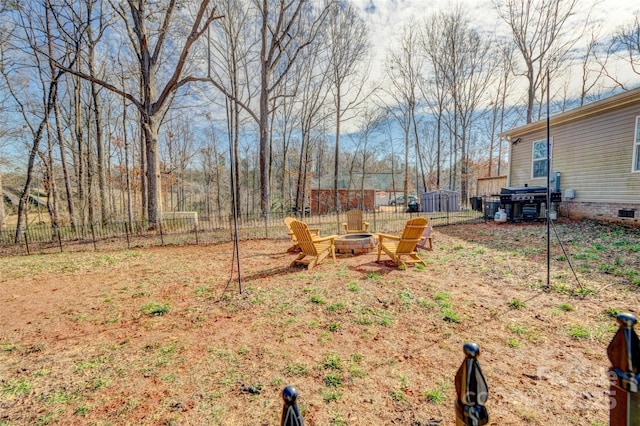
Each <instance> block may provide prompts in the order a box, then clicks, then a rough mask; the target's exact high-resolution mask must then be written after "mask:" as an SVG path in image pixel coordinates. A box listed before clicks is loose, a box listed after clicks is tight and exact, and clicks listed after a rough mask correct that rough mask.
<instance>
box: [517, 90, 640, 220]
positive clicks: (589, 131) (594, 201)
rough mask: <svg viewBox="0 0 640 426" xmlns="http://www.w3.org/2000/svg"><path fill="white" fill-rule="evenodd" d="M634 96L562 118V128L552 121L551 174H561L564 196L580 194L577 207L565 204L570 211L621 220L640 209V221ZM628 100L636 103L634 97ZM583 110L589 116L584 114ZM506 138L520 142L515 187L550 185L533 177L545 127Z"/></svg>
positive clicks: (639, 105)
mask: <svg viewBox="0 0 640 426" xmlns="http://www.w3.org/2000/svg"><path fill="white" fill-rule="evenodd" d="M634 92H637V95H636V96H635V98H633V99H634V102H633V103H631V102H625V103H623V106H622V107H620V108H617V109H616V108H615V106H616V103H615V102H610V103H609V104H607V105H609V106H608V107H607V108H600V109H599V110H598V109H597V108H595V109H594V111H593V112H590V110H589V108H590V107H589V106H585V107H582V108H578V109H576V110H574V111H576V112H574V113H571V114H573V115H571V114H569V113H563V114H559V116H558V117H560V119H558V120H556V121H557V122H558V123H557V124H554V119H553V118H552V120H551V130H550V133H551V140H552V166H551V170H552V171H554V172H555V171H558V172H560V173H561V177H560V182H561V190H562V192H563V194H564V193H565V191H566V190H567V189H574V190H575V199H573V200H572V202H571V205H569V204H565V205H566V206H569V212H570V213H574V214H575V215H582V216H612V217H617V215H618V210H619V209H629V208H635V209H637V211H636V213H635V218H636V219H639V218H640V173H639V172H635V173H634V172H632V167H633V158H632V157H633V143H634V137H635V124H636V118H637V117H638V116H640V90H638V89H636V91H634ZM615 98H616V97H613V98H611V99H612V100H614V101H615ZM636 98H637V99H636ZM625 99H627V100H628V99H630V98H629V96H628V94H627V96H626V97H625ZM602 103H603V102H600V104H602ZM581 110H582V111H585V113H583V114H580V113H579V111H581ZM563 116H564V117H566V118H565V119H564V120H563V119H561V118H562V117H563ZM505 135H508V136H510V137H511V140H516V139H517V138H520V141H519V142H518V143H517V144H516V145H512V146H511V155H510V162H509V181H508V182H509V183H508V184H509V186H516V187H517V186H524V185H525V184H528V185H540V186H546V183H547V181H546V177H545V178H542V179H532V177H531V173H532V171H531V170H532V146H533V142H534V141H538V140H545V139H546V126H544V123H535V124H532V125H528V126H523V127H521V128H519V129H514V130H513V131H510V132H506V133H505ZM572 210H573V211H572ZM574 214H572V216H573V215H574Z"/></svg>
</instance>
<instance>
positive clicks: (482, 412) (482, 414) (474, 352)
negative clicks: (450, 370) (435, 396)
mask: <svg viewBox="0 0 640 426" xmlns="http://www.w3.org/2000/svg"><path fill="white" fill-rule="evenodd" d="M462 349H463V351H464V353H465V355H466V358H465V359H464V361H462V365H461V366H460V368H459V369H458V372H457V373H456V379H455V385H456V394H457V395H458V398H457V400H456V403H455V409H456V426H481V425H486V424H487V423H489V413H488V412H487V409H486V408H485V406H484V404H485V403H486V402H487V398H488V396H489V387H488V386H487V381H486V380H485V378H484V375H483V374H482V370H481V369H480V363H478V359H477V358H478V355H480V348H479V347H478V345H476V344H475V343H465V344H464V346H463V347H462Z"/></svg>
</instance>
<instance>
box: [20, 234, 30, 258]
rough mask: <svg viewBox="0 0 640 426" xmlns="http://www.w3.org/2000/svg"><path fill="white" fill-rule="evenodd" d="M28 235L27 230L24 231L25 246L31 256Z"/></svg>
mask: <svg viewBox="0 0 640 426" xmlns="http://www.w3.org/2000/svg"><path fill="white" fill-rule="evenodd" d="M27 235H28V233H27V230H26V229H23V230H22V236H23V237H24V246H25V248H26V249H27V254H31V253H29V238H28V236H27Z"/></svg>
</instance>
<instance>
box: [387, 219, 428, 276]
mask: <svg viewBox="0 0 640 426" xmlns="http://www.w3.org/2000/svg"><path fill="white" fill-rule="evenodd" d="M428 223H429V222H428V221H427V219H425V218H423V217H417V218H415V219H411V220H409V221H407V224H406V225H405V227H404V231H402V235H401V236H399V237H397V236H395V235H388V234H376V235H377V236H378V241H379V243H378V259H377V260H376V262H379V261H380V254H381V253H382V252H383V251H384V252H385V253H386V254H388V255H389V257H391V259H392V260H393V261H394V262H395V263H396V264H397V265H398V266H402V267H406V266H407V264H408V263H409V264H414V263H420V264H422V265H423V266H426V263H424V260H422V259H420V256H418V253H417V252H416V246H417V245H418V243H419V242H420V240H421V239H422V233H423V232H424V230H425V228H426V227H427V225H428ZM385 240H386V241H385Z"/></svg>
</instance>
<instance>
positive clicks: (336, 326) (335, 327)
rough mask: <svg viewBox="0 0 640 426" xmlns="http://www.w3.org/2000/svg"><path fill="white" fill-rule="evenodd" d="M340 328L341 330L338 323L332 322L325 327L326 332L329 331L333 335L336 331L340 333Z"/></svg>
mask: <svg viewBox="0 0 640 426" xmlns="http://www.w3.org/2000/svg"><path fill="white" fill-rule="evenodd" d="M340 328H342V326H341V325H340V323H339V322H332V323H331V324H329V325H328V326H327V330H329V331H331V332H333V333H335V332H337V331H340Z"/></svg>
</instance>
